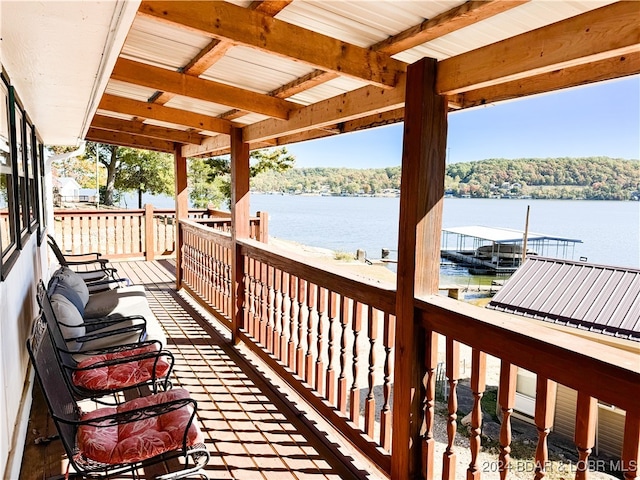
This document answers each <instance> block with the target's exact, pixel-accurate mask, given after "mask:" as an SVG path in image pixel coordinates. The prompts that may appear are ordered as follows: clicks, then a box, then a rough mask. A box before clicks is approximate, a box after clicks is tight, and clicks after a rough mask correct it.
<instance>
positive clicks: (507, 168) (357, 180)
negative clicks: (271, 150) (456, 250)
mask: <svg viewBox="0 0 640 480" xmlns="http://www.w3.org/2000/svg"><path fill="white" fill-rule="evenodd" d="M399 188H400V167H389V168H374V169H350V168H294V169H291V170H287V171H283V172H273V171H268V172H264V173H262V174H260V175H258V176H256V177H255V178H254V179H253V181H252V190H253V191H256V192H279V193H290V194H296V193H298V194H300V193H306V194H329V195H382V194H385V193H390V192H397V191H398V190H399ZM445 189H446V193H447V194H448V195H450V196H457V197H472V198H490V197H501V198H518V197H527V198H529V197H530V198H548V199H571V200H577V199H589V200H632V199H635V200H638V199H639V198H640V193H639V189H640V162H639V161H637V160H624V159H613V158H608V157H586V158H544V159H541V158H521V159H515V160H508V159H488V160H480V161H474V162H464V163H454V164H450V165H448V166H447V169H446V177H445Z"/></svg>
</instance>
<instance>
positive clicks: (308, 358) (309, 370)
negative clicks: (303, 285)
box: [304, 282, 317, 385]
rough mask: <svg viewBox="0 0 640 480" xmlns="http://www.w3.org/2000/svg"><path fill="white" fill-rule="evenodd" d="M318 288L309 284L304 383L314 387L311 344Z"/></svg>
mask: <svg viewBox="0 0 640 480" xmlns="http://www.w3.org/2000/svg"><path fill="white" fill-rule="evenodd" d="M316 289H317V287H316V286H315V285H314V284H313V283H311V282H309V283H307V353H306V355H305V356H304V357H305V358H304V365H305V369H304V381H305V382H307V383H308V384H309V385H313V367H314V366H315V364H314V363H313V355H312V354H311V344H312V342H313V309H314V307H315V304H316Z"/></svg>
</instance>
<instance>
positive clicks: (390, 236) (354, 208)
mask: <svg viewBox="0 0 640 480" xmlns="http://www.w3.org/2000/svg"><path fill="white" fill-rule="evenodd" d="M527 206H530V214H529V231H530V232H536V233H546V234H550V235H556V236H560V237H567V238H573V239H579V240H582V241H583V243H579V244H576V246H575V252H574V255H573V258H574V259H578V258H580V257H586V258H587V259H588V261H589V262H593V263H600V264H607V265H616V266H626V267H634V268H640V203H638V202H615V201H570V200H564V201H563V200H511V199H509V200H507V199H466V198H446V199H445V201H444V214H443V226H444V227H445V228H447V227H459V226H466V225H484V226H490V227H505V228H513V229H519V230H524V228H525V218H526V212H527ZM261 210H264V211H267V212H269V216H270V220H269V234H270V235H272V236H274V237H279V238H284V239H288V240H294V241H296V242H299V243H303V244H306V245H312V246H317V247H324V248H329V249H332V250H340V251H346V252H355V251H356V250H357V249H363V250H365V251H366V252H367V256H368V257H370V258H380V256H381V250H382V249H383V248H389V249H395V248H396V246H397V241H398V213H399V199H398V198H379V197H319V196H303V195H296V196H289V195H264V194H252V196H251V211H252V213H255V212H256V211H261Z"/></svg>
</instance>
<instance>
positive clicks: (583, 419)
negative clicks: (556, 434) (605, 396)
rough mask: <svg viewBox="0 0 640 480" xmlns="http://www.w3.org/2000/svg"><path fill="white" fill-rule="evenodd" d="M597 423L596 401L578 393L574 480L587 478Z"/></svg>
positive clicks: (585, 479) (582, 393)
mask: <svg viewBox="0 0 640 480" xmlns="http://www.w3.org/2000/svg"><path fill="white" fill-rule="evenodd" d="M597 421H598V400H597V399H595V398H593V397H590V396H589V395H587V394H586V393H584V392H580V391H578V401H577V403H576V429H575V434H574V441H575V442H576V447H577V448H578V463H577V465H576V480H587V478H589V456H590V455H591V450H592V449H593V446H594V444H595V442H596V424H597Z"/></svg>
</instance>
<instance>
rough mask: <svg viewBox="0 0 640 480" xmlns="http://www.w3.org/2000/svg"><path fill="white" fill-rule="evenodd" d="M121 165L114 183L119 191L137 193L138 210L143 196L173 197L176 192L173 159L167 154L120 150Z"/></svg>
mask: <svg viewBox="0 0 640 480" xmlns="http://www.w3.org/2000/svg"><path fill="white" fill-rule="evenodd" d="M120 150H121V151H119V152H118V153H119V155H120V163H119V167H118V171H117V175H116V177H115V181H114V188H115V189H116V190H119V191H125V192H130V191H137V192H138V208H142V194H143V193H150V194H152V195H160V194H165V195H171V194H172V193H173V191H174V188H175V187H174V179H173V158H172V156H171V155H169V154H167V153H160V152H152V151H149V150H138V149H133V148H124V147H123V148H120Z"/></svg>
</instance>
